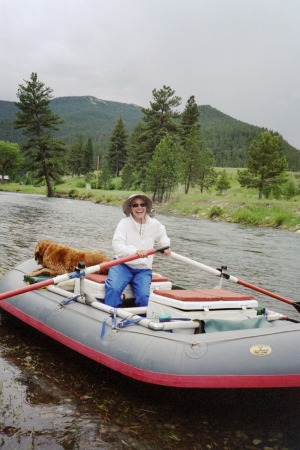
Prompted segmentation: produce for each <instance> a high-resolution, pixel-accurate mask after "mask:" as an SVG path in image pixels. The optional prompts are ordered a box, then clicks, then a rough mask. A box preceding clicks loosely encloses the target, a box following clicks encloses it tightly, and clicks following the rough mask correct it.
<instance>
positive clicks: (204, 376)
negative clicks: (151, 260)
mask: <svg viewBox="0 0 300 450" xmlns="http://www.w3.org/2000/svg"><path fill="white" fill-rule="evenodd" d="M174 256H176V254H174ZM36 268H37V265H36V263H35V261H34V260H33V259H30V260H27V261H25V262H23V263H21V264H19V265H17V266H16V267H15V268H14V269H13V270H11V271H9V272H8V273H7V274H6V275H5V276H4V277H3V278H2V279H1V280H0V293H1V294H0V300H1V301H0V307H1V308H3V310H5V311H7V312H8V313H10V314H12V315H13V316H15V317H17V318H18V319H20V320H22V321H23V322H25V323H27V324H28V325H30V326H32V327H34V328H35V329H37V330H39V331H40V332H41V333H43V334H45V335H47V336H49V338H52V339H55V340H56V341H58V342H60V343H61V344H63V345H64V346H67V347H69V348H71V349H72V350H75V351H76V352H78V353H80V354H82V355H85V356H86V357H87V358H91V359H93V360H95V361H97V362H98V363H99V364H103V365H104V366H107V367H109V368H111V369H113V370H115V371H117V372H119V373H120V374H123V375H125V376H128V377H131V378H133V379H136V380H139V381H141V382H145V383H152V384H155V385H163V386H170V387H180V388H283V387H292V386H293V387H295V386H300V358H299V348H300V323H299V322H298V321H297V320H292V319H288V318H287V317H286V316H284V315H282V314H280V313H276V312H272V311H269V310H268V309H267V308H264V306H263V305H259V304H258V302H257V300H256V299H255V298H254V297H253V296H252V295H248V293H247V294H245V295H243V294H239V293H236V292H232V291H231V290H226V289H224V288H223V286H222V284H221V283H220V285H219V286H218V288H215V289H193V290H183V289H179V288H178V287H177V286H174V285H173V284H172V282H171V281H170V280H169V279H167V278H163V277H161V276H154V277H153V279H152V284H151V295H150V301H149V305H148V307H147V308H137V307H135V306H132V305H133V304H134V299H133V294H132V291H131V289H130V286H128V287H127V288H126V289H125V291H124V293H123V299H124V302H123V303H124V306H123V307H122V308H118V309H114V308H111V307H109V306H107V305H105V304H104V303H103V299H104V295H105V287H104V282H105V275H99V274H95V273H88V270H84V269H82V270H81V271H80V270H79V271H77V275H76V272H74V274H69V275H68V277H65V278H64V276H63V277H62V276H60V277H56V278H54V279H52V280H50V281H49V280H48V279H45V280H40V279H30V278H28V277H27V274H28V273H31V272H32V271H33V270H35V269H36ZM211 270H212V271H214V269H211ZM217 270H218V272H217V273H218V274H219V276H220V277H221V276H222V275H223V274H222V271H220V269H217ZM78 272H79V275H78ZM91 272H95V270H92V271H91ZM222 278H224V276H222ZM225 278H227V279H228V278H229V276H228V275H227V276H226V275H225ZM28 282H29V283H31V284H29V283H28ZM38 287H39V289H38ZM41 288H43V289H41Z"/></svg>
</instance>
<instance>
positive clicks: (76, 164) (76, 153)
mask: <svg viewBox="0 0 300 450" xmlns="http://www.w3.org/2000/svg"><path fill="white" fill-rule="evenodd" d="M83 155H84V141H83V136H82V134H80V135H79V136H78V138H77V139H76V142H75V144H74V145H72V147H71V149H70V151H69V156H68V168H69V170H70V172H71V174H72V175H77V176H78V177H79V176H80V175H81V174H82V173H84V169H83V165H84V161H83V160H84V158H83Z"/></svg>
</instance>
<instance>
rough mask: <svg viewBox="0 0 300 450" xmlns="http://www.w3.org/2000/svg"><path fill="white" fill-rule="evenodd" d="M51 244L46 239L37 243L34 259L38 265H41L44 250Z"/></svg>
mask: <svg viewBox="0 0 300 450" xmlns="http://www.w3.org/2000/svg"><path fill="white" fill-rule="evenodd" d="M52 243H53V242H52V241H49V240H48V239H44V240H43V241H39V242H38V243H37V244H36V246H35V250H34V258H35V260H36V262H37V263H38V264H43V256H44V253H45V251H46V249H47V248H48V247H49V245H51V244H52Z"/></svg>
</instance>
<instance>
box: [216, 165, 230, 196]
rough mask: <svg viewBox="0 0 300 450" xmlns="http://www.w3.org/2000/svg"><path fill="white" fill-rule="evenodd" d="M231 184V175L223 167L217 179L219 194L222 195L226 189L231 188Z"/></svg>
mask: <svg viewBox="0 0 300 450" xmlns="http://www.w3.org/2000/svg"><path fill="white" fill-rule="evenodd" d="M230 187H231V184H230V179H229V176H228V174H227V172H226V170H225V169H223V170H222V171H221V172H220V173H219V174H218V179H217V183H216V191H217V192H218V194H219V195H222V194H223V192H224V191H226V190H227V189H230Z"/></svg>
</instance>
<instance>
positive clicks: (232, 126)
mask: <svg viewBox="0 0 300 450" xmlns="http://www.w3.org/2000/svg"><path fill="white" fill-rule="evenodd" d="M142 108H143V107H142V106H139V105H136V104H134V103H120V102H116V101H111V100H104V99H99V98H97V97H94V96H90V95H86V96H63V97H55V98H53V99H52V100H51V102H50V109H51V110H52V111H53V112H54V113H55V114H57V115H59V116H60V118H61V119H62V120H63V121H64V123H63V124H62V125H60V129H59V131H58V132H56V133H55V137H57V138H60V139H62V140H64V141H65V142H66V143H67V144H68V145H73V144H74V143H75V141H76V140H77V138H78V136H79V135H82V136H83V137H84V139H85V140H87V139H88V138H91V139H92V140H93V142H94V144H95V145H98V146H100V148H101V147H105V146H106V145H107V142H108V140H109V138H110V135H111V133H112V131H113V129H114V127H115V126H116V123H117V121H118V120H119V118H120V117H121V118H122V120H123V122H124V125H125V127H126V129H127V131H128V132H129V133H131V132H132V131H133V129H134V128H135V126H136V125H137V124H138V123H140V122H141V121H142V118H143V113H142ZM198 108H199V113H200V124H201V136H202V139H203V141H204V143H205V146H207V147H208V148H210V149H211V150H212V152H213V154H214V156H215V160H216V165H217V166H221V167H222V166H223V167H226V166H228V167H244V166H245V164H246V158H247V149H248V147H249V145H250V144H251V142H252V141H253V140H254V139H255V138H256V137H257V136H258V134H259V133H260V132H261V131H263V130H266V128H263V127H259V126H256V125H251V124H248V123H246V122H243V121H240V120H238V119H235V118H233V117H231V116H229V115H227V114H225V113H223V112H221V111H219V110H218V109H216V108H214V107H212V106H210V105H200V106H199V107H198ZM17 111H18V108H17V107H16V105H15V102H10V101H6V100H0V140H6V141H10V142H16V143H19V144H20V143H22V141H23V139H24V138H23V135H22V131H21V130H16V129H14V127H13V120H14V117H15V114H16V112H17ZM284 150H285V154H286V157H287V160H288V163H289V166H291V167H292V168H291V170H300V151H299V150H298V149H296V148H295V147H293V146H291V145H290V144H289V143H288V142H287V141H285V140H284Z"/></svg>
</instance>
